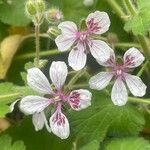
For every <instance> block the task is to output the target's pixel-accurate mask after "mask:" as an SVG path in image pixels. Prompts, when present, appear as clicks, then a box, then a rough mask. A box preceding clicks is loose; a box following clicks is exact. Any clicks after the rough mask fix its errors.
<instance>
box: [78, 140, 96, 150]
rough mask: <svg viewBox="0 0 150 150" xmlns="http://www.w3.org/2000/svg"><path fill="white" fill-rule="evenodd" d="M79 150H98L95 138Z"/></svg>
mask: <svg viewBox="0 0 150 150" xmlns="http://www.w3.org/2000/svg"><path fill="white" fill-rule="evenodd" d="M79 150H99V142H98V141H96V140H93V141H91V142H90V143H88V144H87V145H85V146H83V147H82V148H80V149H79Z"/></svg>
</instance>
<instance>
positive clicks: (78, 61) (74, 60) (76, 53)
mask: <svg viewBox="0 0 150 150" xmlns="http://www.w3.org/2000/svg"><path fill="white" fill-rule="evenodd" d="M86 59H87V56H86V53H85V48H84V46H83V44H82V43H78V44H77V46H76V47H74V48H73V49H72V50H71V52H70V53H69V57H68V62H69V66H71V67H72V68H73V69H74V70H76V71H78V70H81V69H82V68H83V67H84V66H85V65H86Z"/></svg>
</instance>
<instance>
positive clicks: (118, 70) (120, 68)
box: [113, 65, 125, 77]
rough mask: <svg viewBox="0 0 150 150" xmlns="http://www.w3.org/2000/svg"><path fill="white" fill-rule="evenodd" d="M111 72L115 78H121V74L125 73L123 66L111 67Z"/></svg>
mask: <svg viewBox="0 0 150 150" xmlns="http://www.w3.org/2000/svg"><path fill="white" fill-rule="evenodd" d="M113 72H114V74H115V76H116V77H123V73H124V72H125V68H124V67H123V65H115V66H114V67H113Z"/></svg>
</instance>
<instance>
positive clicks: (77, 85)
mask: <svg viewBox="0 0 150 150" xmlns="http://www.w3.org/2000/svg"><path fill="white" fill-rule="evenodd" d="M86 87H89V85H88V84H75V85H72V86H71V87H70V90H73V89H78V88H86Z"/></svg>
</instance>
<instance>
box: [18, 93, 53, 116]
mask: <svg viewBox="0 0 150 150" xmlns="http://www.w3.org/2000/svg"><path fill="white" fill-rule="evenodd" d="M50 103H51V100H50V99H47V98H44V97H40V96H26V97H24V98H23V99H22V100H21V101H20V110H21V111H22V112H24V113H25V114H27V115H30V114H34V113H39V112H41V111H43V110H44V109H45V108H46V107H47V106H48V105H49V104H50Z"/></svg>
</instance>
